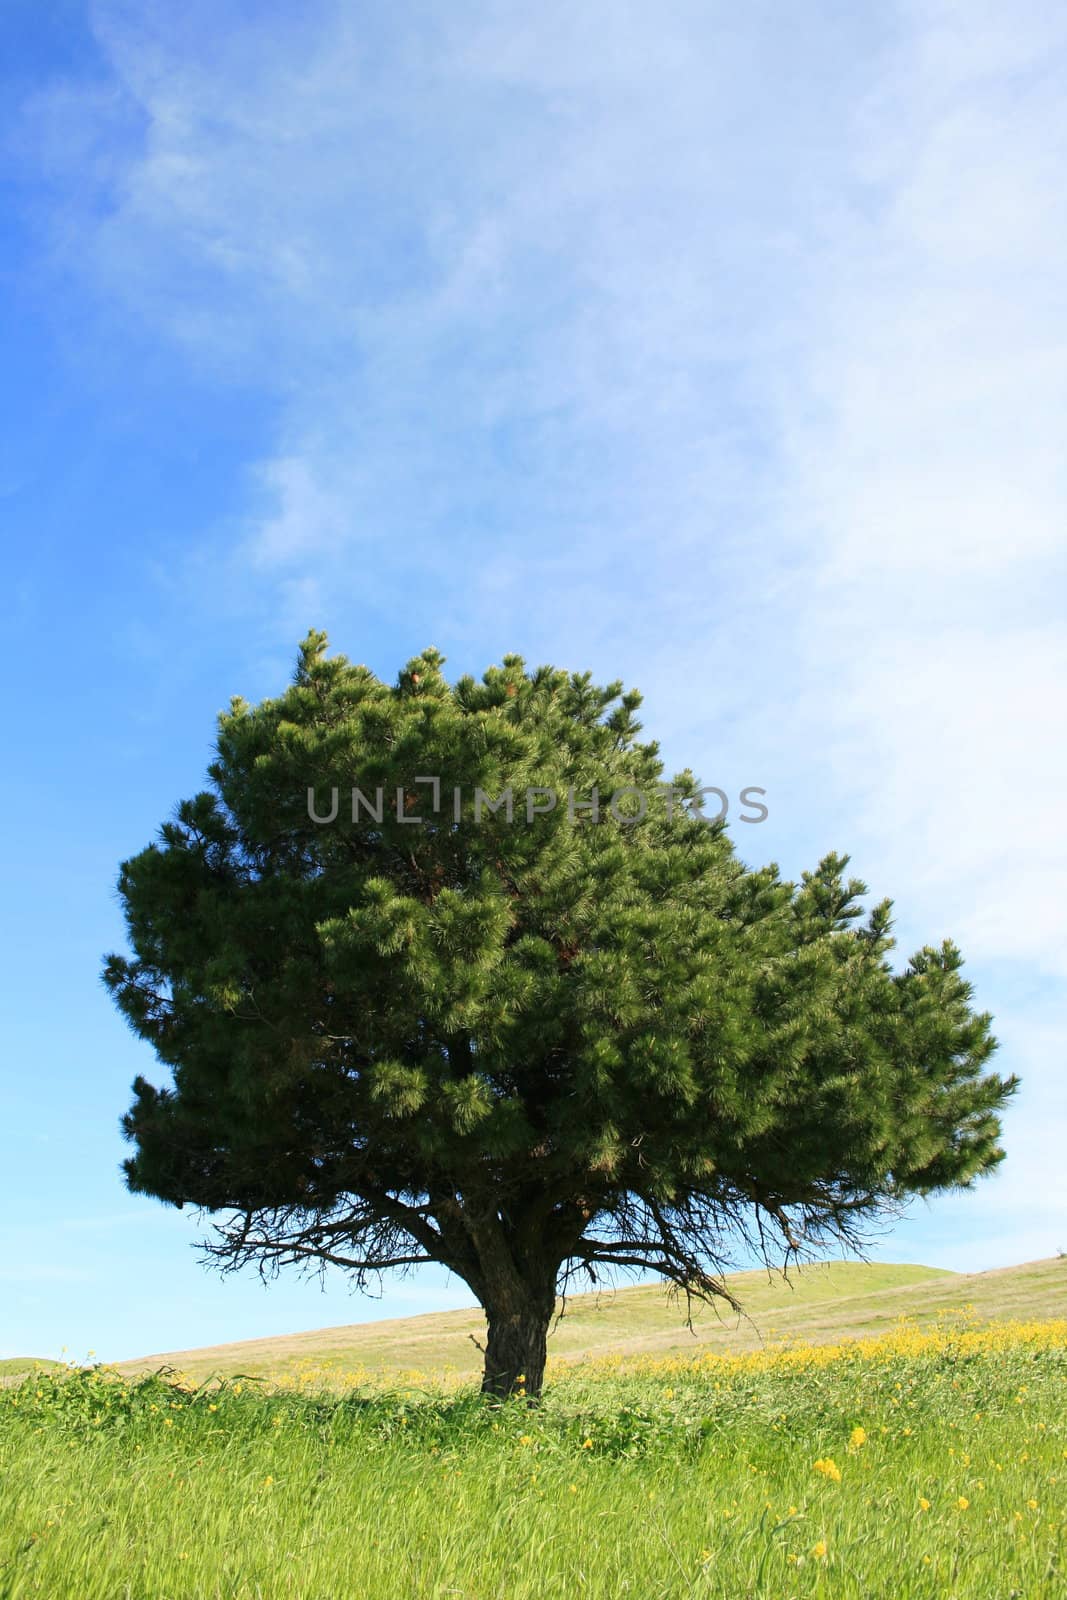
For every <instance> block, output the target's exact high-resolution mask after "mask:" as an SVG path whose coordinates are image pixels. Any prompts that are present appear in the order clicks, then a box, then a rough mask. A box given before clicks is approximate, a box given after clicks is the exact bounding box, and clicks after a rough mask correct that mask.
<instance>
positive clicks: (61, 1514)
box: [0, 1263, 1067, 1600]
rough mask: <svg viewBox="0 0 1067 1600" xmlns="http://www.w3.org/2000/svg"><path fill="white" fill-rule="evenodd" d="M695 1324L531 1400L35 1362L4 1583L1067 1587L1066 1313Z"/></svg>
mask: <svg viewBox="0 0 1067 1600" xmlns="http://www.w3.org/2000/svg"><path fill="white" fill-rule="evenodd" d="M1040 1265H1041V1266H1044V1265H1046V1264H1040ZM1048 1265H1049V1266H1057V1265H1058V1266H1059V1268H1060V1272H1061V1275H1062V1276H1064V1277H1067V1268H1065V1267H1064V1264H1063V1263H1056V1264H1048ZM1019 1270H1020V1271H1023V1270H1024V1269H1019ZM629 1292H630V1293H641V1292H643V1291H639V1290H634V1291H629ZM901 1297H902V1298H904V1299H905V1300H906V1298H907V1296H906V1294H902V1295H901ZM660 1298H661V1299H662V1294H661V1295H660ZM846 1298H847V1297H846ZM824 1310H825V1308H824ZM675 1318H676V1319H677V1313H675ZM413 1320H414V1321H419V1322H421V1321H423V1320H424V1319H421V1318H420V1319H413ZM849 1320H850V1316H849V1313H848V1310H847V1308H845V1309H844V1310H843V1311H842V1321H843V1322H844V1323H846V1324H847V1323H848V1321H849ZM691 1345H692V1341H691ZM691 1345H690V1347H689V1348H687V1349H686V1348H683V1349H682V1350H681V1351H678V1352H674V1353H671V1354H668V1355H663V1354H660V1353H658V1352H655V1351H653V1352H651V1353H650V1352H643V1351H641V1350H640V1349H637V1350H628V1349H626V1348H625V1347H624V1348H622V1349H620V1350H618V1351H615V1352H594V1353H593V1354H591V1355H589V1356H587V1357H586V1358H585V1359H577V1360H570V1361H568V1360H560V1359H558V1358H557V1359H554V1360H553V1362H552V1365H551V1368H550V1373H549V1381H548V1383H547V1385H546V1390H545V1395H544V1403H543V1404H542V1405H541V1406H540V1407H539V1408H537V1409H529V1408H528V1407H527V1406H526V1405H525V1404H524V1403H523V1401H522V1400H521V1399H516V1400H513V1401H510V1402H508V1403H507V1404H506V1405H504V1406H498V1407H490V1406H489V1405H487V1404H486V1403H485V1402H483V1401H482V1400H481V1398H480V1397H479V1396H478V1395H477V1394H476V1392H474V1390H473V1388H472V1386H471V1385H470V1384H469V1383H468V1382H465V1381H464V1382H458V1383H457V1382H455V1381H442V1379H441V1376H440V1375H439V1374H436V1373H434V1372H432V1371H428V1370H426V1371H414V1370H410V1371H407V1372H406V1373H404V1374H403V1377H402V1381H396V1380H395V1378H394V1377H393V1376H391V1375H386V1377H385V1378H383V1376H382V1375H381V1374H378V1376H377V1379H376V1380H375V1378H374V1375H373V1374H370V1373H368V1372H366V1371H350V1372H348V1373H347V1374H344V1375H341V1374H339V1373H338V1372H337V1371H336V1370H335V1369H332V1368H330V1367H329V1366H328V1365H327V1366H326V1367H325V1368H324V1366H323V1364H322V1361H321V1360H316V1359H313V1358H310V1357H309V1358H305V1359H304V1360H303V1361H302V1362H300V1363H297V1364H296V1365H295V1366H291V1367H286V1368H285V1370H282V1371H280V1372H278V1373H276V1374H274V1375H273V1376H271V1377H262V1376H261V1377H255V1376H250V1375H245V1376H241V1375H239V1374H237V1373H234V1372H230V1373H228V1374H221V1375H218V1374H217V1375H215V1376H211V1375H203V1376H196V1377H194V1376H193V1375H191V1374H188V1373H185V1374H182V1373H179V1372H177V1371H174V1370H167V1371H163V1372H158V1373H155V1374H143V1373H142V1374H138V1373H136V1372H132V1373H121V1372H118V1371H116V1370H115V1369H105V1368H99V1367H97V1368H69V1369H62V1368H60V1369H50V1370H46V1369H45V1368H43V1367H41V1368H38V1369H37V1370H35V1371H30V1372H28V1373H23V1374H22V1375H21V1377H20V1378H19V1379H18V1380H17V1381H15V1382H11V1381H9V1385H8V1387H6V1388H5V1389H4V1390H3V1391H2V1392H0V1496H2V1502H3V1518H2V1528H0V1600H15V1597H22V1596H30V1595H44V1596H67V1595H70V1596H84V1597H86V1600H105V1597H106V1600H194V1597H195V1600H216V1597H217V1600H222V1597H225V1600H275V1597H279V1600H280V1597H282V1596H286V1597H293V1600H347V1597H349V1596H352V1597H353V1600H363V1597H365V1600H407V1597H426V1600H430V1597H433V1600H437V1597H444V1596H462V1597H466V1600H495V1597H499V1600H504V1597H507V1600H520V1597H521V1600H527V1597H528V1600H534V1597H537V1600H541V1597H543V1596H561V1597H562V1596H572V1595H583V1596H589V1597H597V1600H616V1597H619V1596H624V1595H626V1596H634V1597H635V1600H657V1597H672V1600H673V1597H679V1600H680V1597H684V1596H702V1597H713V1596H714V1597H722V1600H727V1597H729V1600H739V1597H751V1600H771V1597H775V1600H779V1597H781V1600H787V1597H801V1596H827V1597H829V1596H834V1597H837V1596H841V1597H850V1600H851V1597H856V1600H870V1597H875V1596H886V1597H901V1600H910V1597H923V1600H926V1597H931V1600H932V1597H935V1596H936V1597H938V1600H942V1597H944V1600H948V1597H954V1600H993V1597H1003V1600H1009V1597H1013V1600H1023V1597H1026V1600H1031V1597H1033V1600H1037V1597H1042V1600H1062V1596H1063V1595H1064V1594H1067V1577H1065V1572H1064V1562H1065V1557H1067V1549H1065V1536H1067V1496H1065V1494H1064V1486H1065V1485H1067V1427H1065V1425H1064V1416H1065V1412H1067V1407H1065V1404H1064V1400H1065V1378H1067V1319H1064V1318H1058V1317H1053V1318H1047V1317H1046V1318H1041V1319H1035V1318H1033V1317H1031V1318H1028V1319H1020V1318H1018V1317H1013V1316H1001V1317H1000V1318H999V1319H996V1320H990V1318H989V1317H988V1316H982V1315H980V1314H979V1312H978V1309H977V1307H976V1306H974V1304H973V1302H972V1303H971V1309H968V1308H967V1307H966V1306H964V1307H958V1308H952V1309H949V1310H942V1311H941V1312H940V1313H939V1314H937V1315H935V1316H933V1317H932V1318H930V1319H928V1320H927V1321H926V1322H925V1323H920V1322H919V1321H917V1320H915V1319H908V1318H898V1319H897V1320H896V1321H894V1322H893V1323H892V1324H891V1325H890V1326H889V1327H888V1328H886V1329H883V1331H882V1332H881V1333H878V1334H875V1335H874V1336H871V1337H866V1338H861V1339H856V1338H851V1337H843V1338H838V1339H836V1340H829V1341H824V1342H821V1343H817V1342H812V1341H811V1340H810V1339H808V1340H799V1339H795V1338H794V1339H786V1340H782V1341H779V1342H777V1343H770V1344H765V1345H764V1346H763V1347H762V1348H751V1349H740V1348H738V1349H733V1350H730V1349H723V1348H718V1347H716V1348H702V1349H695V1350H694V1349H693V1348H692V1347H691Z"/></svg>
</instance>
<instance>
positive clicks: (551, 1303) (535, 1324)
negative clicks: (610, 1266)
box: [482, 1285, 556, 1404]
mask: <svg viewBox="0 0 1067 1600" xmlns="http://www.w3.org/2000/svg"><path fill="white" fill-rule="evenodd" d="M555 1304H556V1294H555V1285H553V1286H552V1288H551V1289H548V1290H542V1291H540V1292H539V1293H537V1292H526V1293H522V1294H515V1293H514V1292H512V1293H509V1294H503V1295H500V1296H498V1297H491V1298H490V1299H489V1302H488V1304H487V1305H486V1308H485V1314H486V1320H487V1322H488V1329H489V1336H488V1338H487V1340H486V1344H485V1372H484V1375H483V1377H482V1393H483V1394H488V1395H493V1396H495V1397H496V1398H497V1399H499V1400H505V1399H507V1397H508V1395H511V1394H521V1393H524V1394H525V1395H526V1397H527V1399H528V1400H529V1401H530V1403H531V1404H536V1403H537V1401H538V1399H539V1398H540V1394H541V1386H542V1384H543V1383H544V1378H545V1360H546V1356H547V1340H548V1325H549V1323H550V1322H551V1320H552V1312H553V1311H554V1309H555Z"/></svg>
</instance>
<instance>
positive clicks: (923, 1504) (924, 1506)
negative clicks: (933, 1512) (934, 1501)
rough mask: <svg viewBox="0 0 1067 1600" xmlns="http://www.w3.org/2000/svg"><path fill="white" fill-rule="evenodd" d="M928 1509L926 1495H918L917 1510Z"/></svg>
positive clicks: (928, 1504)
mask: <svg viewBox="0 0 1067 1600" xmlns="http://www.w3.org/2000/svg"><path fill="white" fill-rule="evenodd" d="M929 1509H930V1502H929V1500H927V1498H926V1496H925V1495H922V1494H921V1495H920V1496H919V1510H920V1511H929Z"/></svg>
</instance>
